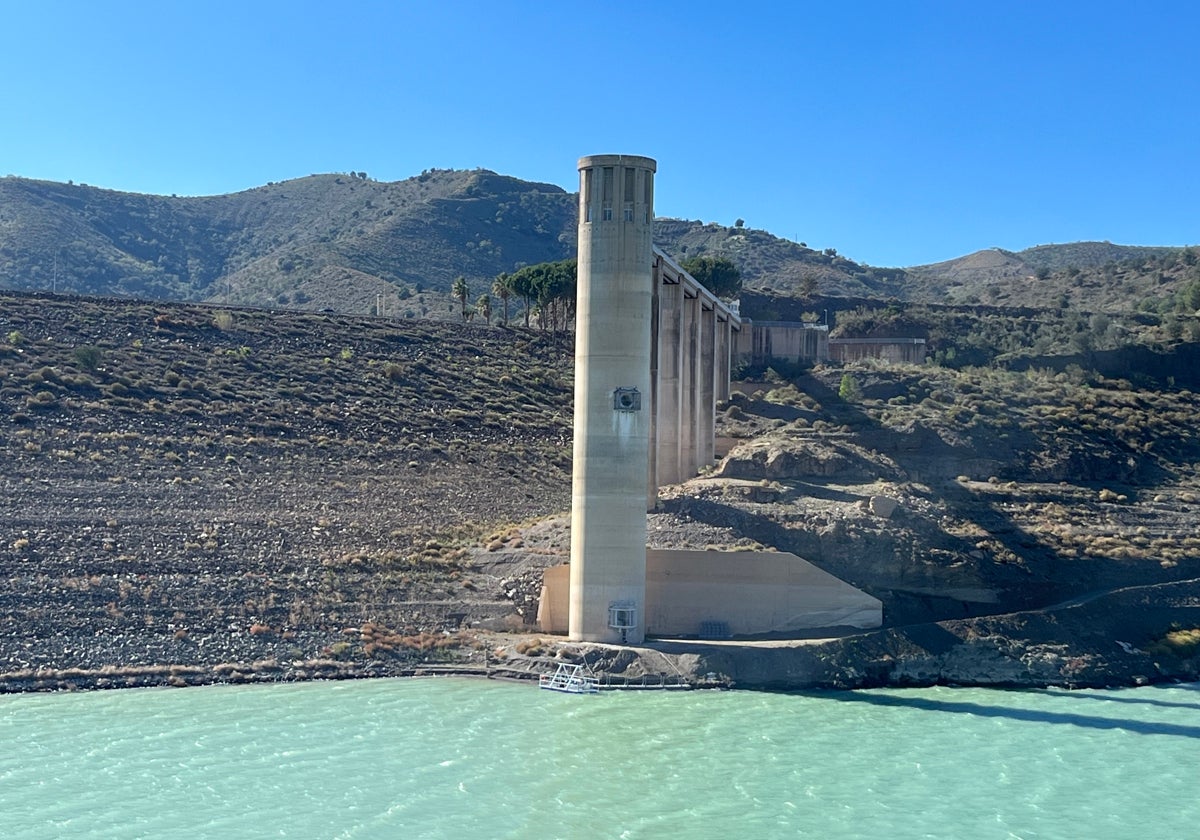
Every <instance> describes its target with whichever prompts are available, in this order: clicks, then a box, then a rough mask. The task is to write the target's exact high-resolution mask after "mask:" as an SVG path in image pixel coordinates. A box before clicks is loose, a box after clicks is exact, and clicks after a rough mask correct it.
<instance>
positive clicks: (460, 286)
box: [450, 274, 471, 324]
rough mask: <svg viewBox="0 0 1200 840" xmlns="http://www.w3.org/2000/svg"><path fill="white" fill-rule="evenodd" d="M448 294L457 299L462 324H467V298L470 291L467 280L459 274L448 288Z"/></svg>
mask: <svg viewBox="0 0 1200 840" xmlns="http://www.w3.org/2000/svg"><path fill="white" fill-rule="evenodd" d="M450 294H452V295H454V297H456V298H458V302H459V303H460V304H461V305H462V319H463V323H464V324H465V323H466V322H467V298H468V297H470V296H471V289H470V287H468V286H467V278H466V277H463V276H462V275H461V274H460V275H458V276H457V277H455V278H454V284H453V285H452V286H451V287H450Z"/></svg>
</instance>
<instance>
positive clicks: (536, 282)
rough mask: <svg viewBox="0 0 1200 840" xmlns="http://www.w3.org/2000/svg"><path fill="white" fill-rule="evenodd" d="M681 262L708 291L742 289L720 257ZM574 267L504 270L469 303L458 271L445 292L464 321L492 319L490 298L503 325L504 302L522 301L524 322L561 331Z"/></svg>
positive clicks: (571, 298) (727, 294) (728, 293)
mask: <svg viewBox="0 0 1200 840" xmlns="http://www.w3.org/2000/svg"><path fill="white" fill-rule="evenodd" d="M680 265H681V266H682V267H683V268H684V270H685V271H687V272H688V273H689V274H691V275H692V276H693V277H695V278H696V280H698V281H699V282H700V284H701V285H703V286H704V287H705V288H707V289H708V290H709V291H711V292H712V293H713V294H715V295H717V296H718V297H721V298H725V299H730V298H733V297H736V296H737V295H738V293H739V292H741V289H742V276H741V273H740V272H739V271H738V268H737V266H736V265H734V264H733V262H732V261H731V260H729V259H726V258H725V257H692V258H691V259H689V260H685V261H684V262H682V263H680ZM577 277H578V265H577V263H576V261H575V260H559V261H558V262H546V263H538V264H537V265H527V266H525V267H524V268H521V269H518V270H517V271H514V272H513V273H511V274H509V273H507V272H506V273H503V274H499V275H497V276H496V279H495V280H493V281H492V286H491V289H490V290H489V292H490V293H484V294H483V295H480V296H479V298H478V299H476V301H475V303H474V305H469V304H468V301H470V299H471V288H470V286H469V285H468V283H467V279H466V278H465V277H463V276H461V275H459V276H458V277H456V278H455V279H454V283H453V285H452V286H451V287H450V294H451V295H453V296H454V297H455V298H456V299H457V300H458V301H459V305H460V306H461V309H462V319H463V323H467V322H468V321H472V320H474V318H475V316H476V315H481V316H483V319H484V321H485V322H486V323H488V324H491V322H492V300H493V298H499V299H500V301H501V304H502V308H501V310H500V322H501V323H502V324H504V325H505V326H508V318H509V305H510V303H511V302H512V300H513V299H520V300H521V302H522V303H523V304H524V309H523V312H524V316H525V326H526V327H528V326H529V325H530V320H531V318H535V319H536V320H537V323H538V326H539V327H540V328H541V329H543V330H550V331H552V332H565V331H566V330H567V329H569V328H570V325H571V322H572V321H573V320H574V318H575V289H576V284H577Z"/></svg>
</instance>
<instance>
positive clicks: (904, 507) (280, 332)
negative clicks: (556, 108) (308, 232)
mask: <svg viewBox="0 0 1200 840" xmlns="http://www.w3.org/2000/svg"><path fill="white" fill-rule="evenodd" d="M570 358H571V348H570V346H569V344H568V343H566V342H564V341H563V340H561V339H556V338H554V337H553V336H548V335H542V334H539V333H536V332H528V331H524V330H508V329H501V328H495V327H493V328H484V327H464V326H456V325H455V326H452V325H447V324H436V323H430V322H422V321H414V320H401V321H393V320H386V319H367V318H350V317H342V316H326V315H319V314H311V313H266V312H260V311H249V310H233V309H213V308H206V307H199V306H188V305H178V304H151V303H144V302H129V301H111V300H96V299H71V298H51V297H37V296H23V295H15V294H9V295H3V296H0V458H2V459H3V461H2V462H3V464H4V469H3V471H0V480H2V481H3V489H4V492H3V495H2V497H0V498H2V499H3V501H2V502H0V504H2V505H3V511H2V517H0V564H3V574H2V575H0V599H2V600H3V605H4V610H3V613H0V621H3V627H2V629H0V687H3V688H4V689H6V690H31V689H47V688H58V687H70V686H76V687H93V686H123V685H146V684H175V685H184V684H194V683H205V682H213V681H247V680H281V679H305V678H321V677H351V676H368V675H383V674H407V673H418V672H430V671H436V670H439V669H449V670H455V669H457V670H466V671H478V672H488V673H499V674H516V675H520V674H526V675H528V674H533V673H537V672H539V671H544V670H546V669H548V668H549V667H551V666H552V665H553V663H554V662H556V661H559V660H560V659H563V658H566V659H574V660H582V661H585V662H587V663H588V664H589V665H590V666H591V667H593V668H595V669H597V670H601V671H605V672H606V673H607V674H609V675H610V677H611V678H612V679H614V680H618V681H619V680H633V681H638V680H641V679H650V680H651V681H654V680H659V681H664V680H665V681H682V682H689V683H694V684H723V685H735V686H743V687H762V688H800V687H812V686H860V685H877V684H901V685H908V684H912V685H916V684H929V683H933V682H958V683H979V684H1003V685H1047V684H1061V685H1099V684H1126V683H1135V682H1140V681H1146V680H1159V679H1169V678H1188V677H1191V678H1194V677H1196V676H1197V659H1196V657H1195V654H1196V649H1195V646H1194V645H1193V644H1190V643H1189V639H1191V638H1192V637H1191V636H1189V635H1188V631H1191V630H1193V629H1195V628H1197V627H1200V585H1198V583H1197V578H1200V538H1197V537H1196V536H1195V534H1194V525H1195V521H1196V520H1195V517H1196V510H1197V506H1198V505H1200V476H1198V474H1197V467H1198V466H1200V432H1197V431H1196V429H1195V422H1194V421H1195V417H1196V414H1197V409H1198V408H1200V399H1198V398H1197V397H1196V396H1195V395H1193V394H1192V393H1190V392H1187V391H1179V390H1170V391H1165V390H1164V391H1148V390H1136V389H1134V388H1132V387H1131V386H1130V385H1129V384H1128V383H1126V382H1118V381H1109V380H1102V379H1098V378H1093V379H1088V378H1087V377H1086V376H1084V375H1082V374H1081V373H1075V374H1057V375H1056V374H1051V373H1049V372H1037V371H1034V372H1030V373H1007V372H999V371H986V370H963V371H954V370H950V369H944V368H937V367H920V368H917V367H902V366H897V367H870V366H863V367H856V368H846V369H840V368H839V369H832V368H830V369H824V368H818V369H817V370H815V371H813V372H812V373H810V374H809V375H806V376H804V377H802V378H800V379H798V380H795V381H790V382H789V381H784V380H781V379H779V378H778V377H774V381H763V382H756V383H740V384H739V390H740V393H739V394H737V395H736V396H735V398H734V399H733V400H731V401H730V402H729V403H728V404H725V405H723V406H722V407H721V409H720V411H719V425H720V428H721V432H722V434H723V435H725V436H729V437H731V438H732V439H733V445H732V449H731V451H730V452H729V454H728V456H727V457H725V458H724V459H723V460H722V461H721V463H720V464H719V465H718V466H717V467H716V468H715V469H713V470H711V471H709V472H708V473H707V474H706V475H703V476H700V477H697V478H696V479H693V480H692V481H689V482H687V483H685V484H682V485H678V486H674V487H669V488H665V489H664V491H663V494H662V500H661V504H660V506H659V509H658V510H657V511H655V512H654V513H652V514H651V515H650V517H649V534H650V540H651V543H652V544H653V545H655V546H678V547H693V548H694V547H709V548H712V549H714V550H721V549H726V548H744V547H748V546H764V547H769V548H776V549H780V550H785V551H793V552H795V553H797V554H799V555H800V556H803V557H805V558H807V559H809V560H811V561H812V562H814V563H816V564H818V565H819V566H821V567H822V568H825V569H827V570H828V571H830V572H833V573H834V574H837V575H839V576H841V577H842V578H844V579H846V580H848V581H850V582H852V583H854V584H855V585H857V586H860V587H861V588H863V589H865V590H866V591H868V592H870V593H872V594H874V595H876V596H877V597H879V598H881V599H882V600H883V602H884V606H885V618H886V622H887V626H885V628H883V629H881V630H879V631H875V632H868V633H861V632H860V633H847V634H845V635H841V636H840V637H839V638H836V639H832V640H825V641H822V640H806V641H805V642H804V643H803V644H783V643H781V642H779V641H778V640H759V641H758V642H756V643H754V644H746V643H742V642H741V641H739V642H737V643H732V644H719V643H711V644H710V643H701V642H698V641H696V640H673V641H662V642H659V643H656V644H655V645H654V648H653V649H650V648H647V649H644V650H640V651H639V650H630V649H617V648H605V647H602V646H580V645H571V644H567V643H565V642H562V641H561V640H555V639H550V638H546V637H541V636H538V635H537V634H530V633H529V629H530V628H529V627H528V626H527V625H526V624H525V621H526V620H527V619H530V618H532V616H533V614H534V612H535V611H536V598H537V592H538V581H539V575H540V571H541V569H542V568H544V567H545V566H547V565H550V564H553V563H558V562H563V561H564V560H565V559H566V557H567V554H568V544H569V535H568V534H567V523H566V520H565V518H564V517H563V516H562V512H563V511H565V510H566V508H567V507H568V505H569V475H570V436H571V429H570V399H571V393H570V388H571V370H570ZM845 373H849V374H850V375H851V378H852V379H853V384H854V388H851V389H849V391H848V392H847V394H846V396H847V398H845V399H843V398H842V397H840V396H839V395H838V391H839V389H840V386H841V385H842V378H843V375H844V374H845ZM872 499H874V500H875V501H874V504H872ZM888 501H892V502H895V503H896V505H895V506H894V510H889V509H890V508H891V507H892V505H890V504H888V503H887V502H888ZM885 513H886V514H887V515H883V514H885ZM514 632H515V633H517V635H511V634H512V633H514Z"/></svg>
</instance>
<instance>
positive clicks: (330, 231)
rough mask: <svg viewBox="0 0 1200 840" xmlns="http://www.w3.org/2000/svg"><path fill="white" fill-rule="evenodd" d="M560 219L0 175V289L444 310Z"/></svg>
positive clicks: (778, 249) (668, 224) (1066, 257)
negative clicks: (458, 292)
mask: <svg viewBox="0 0 1200 840" xmlns="http://www.w3.org/2000/svg"><path fill="white" fill-rule="evenodd" d="M576 213H577V207H576V198H575V195H574V194H572V193H567V192H565V191H564V190H562V189H561V188H560V187H557V186H555V185H552V184H539V183H531V182H526V181H522V180H519V179H517V178H513V177H508V176H504V175H498V174H496V173H494V172H491V171H489V170H486V169H477V170H472V171H456V170H428V171H426V172H424V173H422V174H421V175H418V176H416V177H413V178H409V179H406V180H403V181H396V182H390V183H383V182H378V181H372V180H370V179H369V178H367V177H366V176H365V173H345V174H329V175H312V176H309V177H307V178H298V179H295V180H291V181H284V182H280V183H272V184H267V185H265V186H262V187H258V188H255V189H251V190H246V191H244V192H240V193H234V194H230V195H220V196H207V197H178V196H151V195H137V194H132V193H121V192H115V191H112V190H103V189H97V188H94V187H89V186H86V185H84V184H58V183H53V182H47V181H33V180H29V179H24V178H17V177H12V176H10V177H7V178H3V179H0V288H7V289H15V290H57V291H60V292H71V293H78V294H89V295H119V296H130V297H140V298H149V299H162V300H179V301H209V302H214V303H222V304H233V305H252V306H262V307H275V308H293V309H306V310H310V311H319V310H325V309H332V310H334V311H338V312H347V313H358V314H364V313H369V312H372V311H374V309H375V308H376V306H377V305H378V304H380V303H381V304H382V306H383V311H384V312H385V313H387V314H390V315H397V316H400V317H417V318H422V317H423V318H441V319H446V318H453V317H454V315H455V313H456V311H457V310H456V308H455V307H454V306H453V305H451V304H450V302H449V301H448V300H447V298H448V294H449V290H450V287H451V284H452V282H453V280H454V278H455V277H457V276H459V275H462V276H464V277H465V278H466V279H467V281H468V283H469V285H470V288H471V289H472V298H474V297H476V296H478V295H479V294H482V293H485V292H487V291H488V290H489V289H490V286H491V283H492V280H493V278H495V276H496V275H497V274H500V273H502V272H511V271H513V270H515V269H516V268H518V267H520V266H521V265H525V264H534V263H540V262H546V261H553V260H560V259H564V258H568V257H570V256H572V255H573V254H574V248H575V227H576ZM655 241H656V244H657V245H658V246H659V247H661V248H662V249H663V250H665V251H666V252H667V253H669V254H671V255H672V256H673V257H675V258H676V259H679V260H683V259H686V258H688V257H693V256H698V255H719V256H726V257H729V258H730V259H732V260H733V261H734V262H735V263H736V264H737V265H738V266H739V268H740V269H741V271H742V274H743V279H744V282H745V286H746V288H747V289H749V290H752V291H755V292H758V293H761V294H765V295H774V296H778V297H792V298H798V299H801V300H806V301H808V300H812V299H814V298H817V297H823V298H851V299H869V300H897V301H907V302H916V303H947V302H948V303H953V304H962V305H973V304H980V303H982V304H993V305H1002V306H1004V305H1007V306H1012V305H1019V306H1027V307H1028V306H1034V307H1045V308H1060V309H1061V308H1064V307H1066V306H1071V307H1074V308H1079V309H1081V310H1083V311H1087V312H1092V311H1108V312H1120V311H1132V310H1133V309H1135V308H1137V307H1139V306H1141V307H1143V308H1145V307H1147V306H1149V307H1151V308H1154V307H1158V308H1159V309H1160V310H1161V309H1162V308H1169V307H1170V306H1171V305H1173V301H1171V300H1168V299H1169V298H1171V297H1172V296H1174V295H1175V294H1176V293H1177V292H1178V291H1179V290H1181V289H1182V288H1184V287H1186V285H1187V284H1188V283H1189V282H1191V281H1192V280H1194V279H1196V277H1197V276H1198V275H1197V274H1196V272H1195V271H1194V270H1193V269H1194V252H1192V251H1190V250H1186V249H1180V248H1151V247H1132V246H1118V245H1111V244H1109V243H1096V242H1091V243H1088V242H1083V243H1073V244H1068V245H1042V246H1037V247H1035V248H1029V249H1026V250H1025V251H1019V252H1009V251H1002V250H997V249H993V250H989V251H980V252H977V253H975V254H970V255H967V256H964V257H960V258H958V259H956V260H950V261H947V262H944V263H938V264H935V265H928V266H917V267H915V268H911V269H901V268H875V267H871V266H866V265H862V264H860V263H856V262H854V261H853V260H852V259H849V258H847V257H846V256H843V255H840V254H838V253H837V251H836V250H835V249H833V248H828V249H825V250H824V251H816V250H813V249H811V248H808V247H807V246H806V245H805V244H804V243H798V242H793V241H790V240H787V239H782V238H780V237H777V236H774V235H772V234H771V233H769V232H767V231H765V230H757V229H753V228H748V227H745V226H743V225H734V226H732V227H730V226H725V225H720V224H716V223H711V222H710V223H704V222H701V221H694V220H682V219H668V218H659V219H657V220H656V222H655ZM1189 260H1191V261H1189ZM1156 311H1158V310H1156ZM750 314H751V315H752V317H758V316H756V315H755V314H754V313H753V312H751V313H750Z"/></svg>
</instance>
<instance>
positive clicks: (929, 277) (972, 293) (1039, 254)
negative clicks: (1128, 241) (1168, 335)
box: [905, 242, 1200, 313]
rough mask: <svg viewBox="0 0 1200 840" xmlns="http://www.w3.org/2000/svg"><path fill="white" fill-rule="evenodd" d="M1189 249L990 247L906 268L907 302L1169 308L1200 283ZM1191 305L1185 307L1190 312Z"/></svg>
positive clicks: (1112, 310)
mask: <svg viewBox="0 0 1200 840" xmlns="http://www.w3.org/2000/svg"><path fill="white" fill-rule="evenodd" d="M1198 257H1200V253H1198V252H1197V249H1194V248H1162V247H1159V248H1156V247H1141V246H1124V245H1113V244H1111V243H1108V242H1075V243H1071V244H1067V245H1039V246H1037V247H1034V248H1028V249H1026V250H1024V251H1015V252H1014V251H1005V250H1002V249H999V248H993V249H989V250H986V251H977V252H975V253H973V254H968V255H966V256H964V257H959V258H957V259H953V260H948V261H946V262H941V263H935V264H933V265H923V266H914V267H912V268H909V269H908V270H907V279H908V289H907V291H908V294H907V296H906V298H905V299H907V300H914V301H922V302H947V303H952V304H962V305H973V304H979V303H984V304H994V305H998V306H1024V307H1042V308H1053V309H1066V308H1074V309H1079V310H1082V311H1085V312H1110V313H1117V312H1132V311H1135V310H1142V311H1157V312H1164V311H1170V310H1171V309H1172V308H1174V302H1175V301H1174V297H1175V296H1176V295H1177V294H1178V293H1179V292H1181V291H1182V290H1183V289H1185V288H1186V287H1187V286H1188V285H1189V284H1191V283H1193V282H1198V281H1200V266H1197V258H1198ZM1196 308H1197V307H1196V306H1193V307H1192V308H1191V310H1190V311H1195V309H1196Z"/></svg>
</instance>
